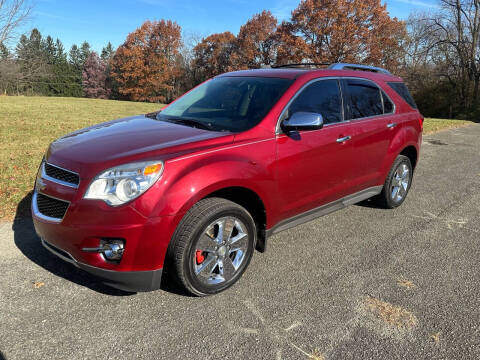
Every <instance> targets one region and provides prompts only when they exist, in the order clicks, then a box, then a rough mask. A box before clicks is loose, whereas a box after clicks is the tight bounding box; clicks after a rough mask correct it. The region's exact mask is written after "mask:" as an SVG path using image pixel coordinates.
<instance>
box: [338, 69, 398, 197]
mask: <svg viewBox="0 0 480 360" xmlns="http://www.w3.org/2000/svg"><path fill="white" fill-rule="evenodd" d="M343 89H344V92H345V99H346V119H347V120H349V121H350V123H351V124H352V126H353V136H352V146H353V153H354V157H355V159H356V160H355V162H354V172H355V175H354V180H353V182H352V192H357V191H360V190H363V189H366V188H368V187H371V186H375V185H380V184H379V182H380V181H381V179H380V178H381V176H380V175H381V174H380V170H381V166H382V164H383V161H384V158H385V156H386V155H387V151H388V149H389V147H390V144H391V142H392V141H393V139H394V137H395V135H396V134H397V132H399V131H400V128H401V125H402V124H401V121H400V117H399V116H396V115H395V105H394V103H393V101H392V100H391V99H390V98H389V97H388V96H387V95H386V94H385V92H384V91H383V90H382V89H380V88H379V87H378V86H377V84H375V83H374V82H373V81H370V80H366V79H360V78H349V79H344V80H343Z"/></svg>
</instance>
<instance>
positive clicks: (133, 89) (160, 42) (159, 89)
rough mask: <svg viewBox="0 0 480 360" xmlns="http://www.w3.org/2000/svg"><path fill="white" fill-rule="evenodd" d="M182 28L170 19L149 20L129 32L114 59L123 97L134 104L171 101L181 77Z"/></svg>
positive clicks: (114, 72) (113, 67)
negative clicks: (137, 102)
mask: <svg viewBox="0 0 480 360" xmlns="http://www.w3.org/2000/svg"><path fill="white" fill-rule="evenodd" d="M181 44H182V42H181V29H180V26H179V25H178V24H176V23H174V22H172V21H170V20H168V21H165V20H161V21H153V22H152V21H146V22H145V23H144V24H143V25H142V26H141V27H140V28H138V29H137V30H135V31H134V32H132V33H130V34H129V35H128V36H127V40H126V41H125V43H123V45H121V46H120V47H119V48H118V50H117V51H116V53H115V55H114V57H113V60H112V76H113V79H114V80H115V81H116V82H117V84H118V91H119V93H120V95H121V96H123V97H125V98H128V99H130V100H135V101H152V102H168V101H171V100H172V99H173V97H174V94H175V83H176V81H177V79H178V78H179V77H180V76H181V67H180V66H179V57H180V51H179V50H180V46H181Z"/></svg>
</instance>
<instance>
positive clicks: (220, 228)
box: [169, 198, 257, 296]
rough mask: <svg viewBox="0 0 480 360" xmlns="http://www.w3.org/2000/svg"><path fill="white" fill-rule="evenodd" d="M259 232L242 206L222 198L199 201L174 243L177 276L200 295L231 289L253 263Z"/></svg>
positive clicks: (188, 289) (185, 217)
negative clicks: (251, 261) (251, 260)
mask: <svg viewBox="0 0 480 360" xmlns="http://www.w3.org/2000/svg"><path fill="white" fill-rule="evenodd" d="M256 233H257V232H256V228H255V222H254V220H253V219H252V217H251V215H250V214H249V213H248V211H247V210H245V209H244V208H243V207H242V206H240V205H238V204H236V203H234V202H231V201H229V200H226V199H222V198H207V199H203V200H201V201H199V202H198V203H197V204H195V205H194V206H193V207H192V208H191V209H190V210H189V211H188V212H187V213H186V214H185V216H184V217H183V219H182V220H181V221H180V224H179V225H178V227H177V230H176V231H175V234H174V235H173V238H172V243H171V245H170V249H169V253H170V255H169V256H171V259H170V260H171V262H172V263H173V264H172V265H173V267H174V271H175V272H176V275H177V279H178V280H179V281H180V283H181V284H182V285H183V286H184V287H185V289H186V290H187V291H189V292H190V293H192V294H194V295H197V296H206V295H212V294H216V293H219V292H221V291H223V290H225V289H227V288H229V287H230V286H232V285H233V284H234V283H235V282H236V281H237V280H238V279H239V278H240V277H241V276H242V274H243V273H244V271H245V270H246V268H247V266H248V264H249V263H250V259H251V258H252V255H253V251H254V249H255V243H256Z"/></svg>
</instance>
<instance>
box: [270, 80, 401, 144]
mask: <svg viewBox="0 0 480 360" xmlns="http://www.w3.org/2000/svg"><path fill="white" fill-rule="evenodd" d="M323 80H337V81H339V82H340V84H339V85H340V95H341V96H342V117H343V121H339V122H336V123H331V124H325V125H323V127H327V126H331V125H338V124H345V123H350V122H356V121H359V120H370V119H373V118H377V117H380V116H391V115H395V114H396V113H397V104H395V102H394V101H393V100H392V98H391V97H390V96H389V95H388V94H387V92H386V91H385V89H383V88H382V87H381V86H379V85H378V84H377V83H376V82H375V81H373V80H370V79H366V78H363V77H356V76H326V77H321V78H316V79H312V80H310V81H308V82H307V83H305V84H303V85H302V87H301V88H300V89H298V90H297V92H296V93H295V95H293V96H292V98H291V99H290V100H289V101H288V103H287V105H285V107H284V108H283V110H282V112H281V113H280V115H279V116H278V119H277V126H276V127H275V135H281V134H283V131H282V129H281V126H280V124H281V122H282V117H283V115H284V114H285V112H286V111H287V109H288V108H289V107H290V105H291V104H292V102H293V101H294V100H295V99H296V98H297V96H299V95H300V94H301V93H302V91H303V90H304V89H305V88H306V87H307V86H309V85H311V84H313V83H315V82H317V81H323ZM342 80H365V81H368V82H371V83H373V84H374V85H375V86H376V87H377V88H378V89H379V91H380V90H381V91H383V92H384V93H385V95H386V96H387V98H388V99H389V100H390V101H391V102H392V104H393V112H390V113H387V114H380V115H373V116H367V117H363V118H357V119H349V120H345V99H344V96H345V94H344V93H343V88H342V86H341V81H342ZM380 96H381V97H382V106H383V95H380ZM384 111H385V109H384ZM313 131H318V130H313Z"/></svg>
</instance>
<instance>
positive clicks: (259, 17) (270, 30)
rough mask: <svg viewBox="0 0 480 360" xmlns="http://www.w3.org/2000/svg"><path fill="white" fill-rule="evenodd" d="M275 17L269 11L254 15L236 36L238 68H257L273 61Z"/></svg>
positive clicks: (274, 53) (274, 54)
mask: <svg viewBox="0 0 480 360" xmlns="http://www.w3.org/2000/svg"><path fill="white" fill-rule="evenodd" d="M276 29H277V19H276V18H275V17H274V16H273V15H272V13H271V12H270V11H265V10H264V11H263V12H261V13H260V14H256V15H254V16H253V17H252V18H251V19H250V20H248V21H247V23H246V24H245V25H243V26H242V27H241V28H240V32H239V33H238V36H237V47H238V60H237V61H238V66H237V67H239V68H250V69H251V68H259V67H261V66H262V65H272V64H274V63H275V56H276V38H275V32H276Z"/></svg>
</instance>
